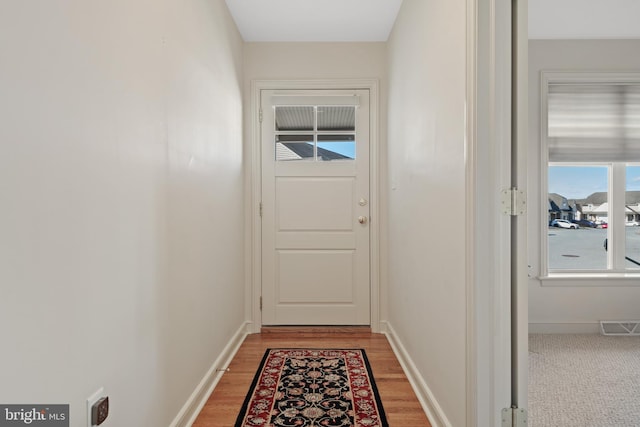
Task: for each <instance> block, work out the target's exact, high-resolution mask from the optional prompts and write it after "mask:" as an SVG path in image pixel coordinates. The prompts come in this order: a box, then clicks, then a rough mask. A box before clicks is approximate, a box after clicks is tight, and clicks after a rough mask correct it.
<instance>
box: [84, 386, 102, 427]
mask: <svg viewBox="0 0 640 427" xmlns="http://www.w3.org/2000/svg"><path fill="white" fill-rule="evenodd" d="M103 396H105V394H104V387H100V388H99V389H98V390H96V392H95V393H93V394H92V395H91V396H89V397H88V398H87V427H93V426H94V424H92V423H91V408H92V407H93V404H94V403H96V402H97V401H98V400H100V398H101V397H103Z"/></svg>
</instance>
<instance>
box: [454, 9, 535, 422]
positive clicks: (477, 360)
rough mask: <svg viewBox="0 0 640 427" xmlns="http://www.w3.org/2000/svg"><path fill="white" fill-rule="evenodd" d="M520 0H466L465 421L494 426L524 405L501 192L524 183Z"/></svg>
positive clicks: (520, 259)
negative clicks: (505, 414)
mask: <svg viewBox="0 0 640 427" xmlns="http://www.w3.org/2000/svg"><path fill="white" fill-rule="evenodd" d="M527 2H528V0H467V96H466V98H467V141H466V152H467V159H466V163H467V168H466V169H467V177H466V187H467V199H466V205H467V206H466V217H467V222H466V234H467V239H468V240H467V250H466V258H467V265H466V277H467V384H466V390H467V426H469V427H471V426H477V427H480V426H492V427H493V426H500V425H502V419H501V418H502V415H501V412H502V409H503V408H511V407H512V405H515V406H517V407H521V408H522V407H525V406H526V388H527V378H526V359H525V360H524V361H523V359H522V355H523V352H525V356H526V339H527V338H526V334H527V322H526V319H525V321H524V323H523V316H526V311H527V310H526V307H527V292H526V289H527V288H526V286H527V281H526V273H527V271H526V270H527V267H526V264H527V259H526V214H525V215H524V216H519V217H517V219H512V217H511V216H509V215H505V214H504V213H503V207H502V200H501V192H502V191H503V190H506V189H509V188H512V187H513V186H519V188H520V189H521V190H523V191H525V192H526V168H523V165H525V167H526V138H527V130H526V125H527V123H526V105H527V99H528V98H527V97H528V95H527V92H526V89H527V83H526V79H527V76H526V68H527V66H526V64H527V58H526V56H525V57H523V56H522V54H524V53H526V43H527V34H526V31H527V26H526V19H527ZM514 28H515V29H516V31H517V32H516V36H515V37H513V33H512V30H513V29H514ZM512 37H513V38H512ZM514 47H515V48H514ZM523 48H524V49H525V52H522V49H523ZM519 54H520V55H519ZM514 69H515V70H516V74H515V80H514V79H512V72H513V70H514ZM523 89H524V91H523ZM518 95H519V96H518ZM514 96H515V97H514ZM523 169H524V170H523ZM523 276H524V280H523ZM523 286H524V287H523ZM523 291H524V292H523ZM523 335H524V337H523ZM523 392H524V393H523Z"/></svg>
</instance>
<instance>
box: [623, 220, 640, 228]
mask: <svg viewBox="0 0 640 427" xmlns="http://www.w3.org/2000/svg"><path fill="white" fill-rule="evenodd" d="M624 225H625V226H627V227H637V226H638V225H640V223H639V222H638V221H627V222H625V224H624Z"/></svg>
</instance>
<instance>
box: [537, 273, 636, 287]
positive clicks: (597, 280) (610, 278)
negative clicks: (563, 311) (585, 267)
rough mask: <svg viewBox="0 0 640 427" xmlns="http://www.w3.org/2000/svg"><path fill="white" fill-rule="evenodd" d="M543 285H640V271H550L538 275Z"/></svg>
mask: <svg viewBox="0 0 640 427" xmlns="http://www.w3.org/2000/svg"><path fill="white" fill-rule="evenodd" d="M538 280H540V282H541V285H542V286H565V287H581V286H591V287H593V286H601V287H610V286H623V287H624V286H631V287H633V286H640V271H638V272H633V273H613V272H607V273H604V272H603V273H598V272H594V273H549V274H548V275H546V276H540V277H538Z"/></svg>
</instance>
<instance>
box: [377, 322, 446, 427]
mask: <svg viewBox="0 0 640 427" xmlns="http://www.w3.org/2000/svg"><path fill="white" fill-rule="evenodd" d="M380 330H381V331H382V332H383V333H384V334H385V335H386V336H387V339H388V340H389V344H391V348H392V349H393V352H394V353H395V355H396V357H397V358H398V361H399V362H400V366H402V369H403V370H404V373H405V375H406V376H407V378H408V379H409V382H410V383H411V387H413V391H414V392H415V393H416V396H417V397H418V401H419V402H420V405H422V409H423V410H424V412H425V414H427V418H429V421H430V422H431V425H432V426H433V427H452V424H451V423H450V422H449V420H448V419H447V416H446V415H445V413H444V411H443V410H442V407H441V406H440V405H439V404H438V401H437V400H436V398H435V396H434V395H433V393H432V392H431V390H430V389H429V386H427V383H426V382H425V381H424V378H422V375H420V372H419V371H418V368H417V367H416V365H415V363H413V360H412V359H411V356H409V353H407V350H406V349H405V347H404V345H403V344H402V342H401V341H400V338H399V337H398V335H397V334H396V332H395V330H394V329H393V327H392V326H391V324H389V322H386V321H383V322H380Z"/></svg>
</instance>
